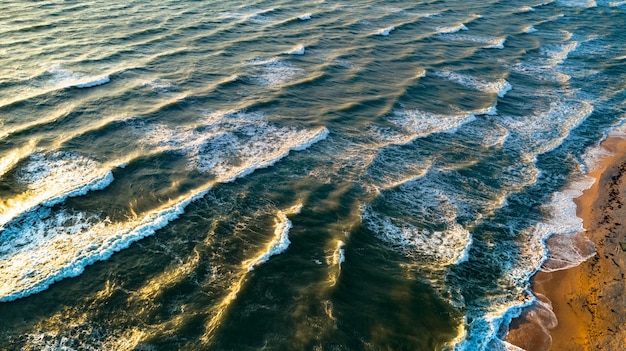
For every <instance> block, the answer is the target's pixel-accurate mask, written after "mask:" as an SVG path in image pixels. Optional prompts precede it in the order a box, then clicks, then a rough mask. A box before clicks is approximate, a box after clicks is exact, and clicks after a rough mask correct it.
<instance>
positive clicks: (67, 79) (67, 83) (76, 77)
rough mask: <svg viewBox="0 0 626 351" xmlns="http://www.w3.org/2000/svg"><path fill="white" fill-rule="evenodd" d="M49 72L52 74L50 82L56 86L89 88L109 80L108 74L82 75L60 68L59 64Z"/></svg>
mask: <svg viewBox="0 0 626 351" xmlns="http://www.w3.org/2000/svg"><path fill="white" fill-rule="evenodd" d="M51 73H52V74H53V78H52V79H51V80H50V84H51V85H53V86H54V87H56V88H91V87H96V86H99V85H103V84H106V83H109V82H110V81H111V77H110V76H109V75H108V74H104V75H95V76H90V75H82V74H80V73H76V72H72V71H69V70H66V69H64V68H61V66H56V67H54V68H53V69H52V70H51Z"/></svg>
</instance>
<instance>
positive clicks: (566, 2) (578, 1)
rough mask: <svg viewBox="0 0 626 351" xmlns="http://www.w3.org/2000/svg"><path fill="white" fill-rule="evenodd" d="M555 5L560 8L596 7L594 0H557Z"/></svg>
mask: <svg viewBox="0 0 626 351" xmlns="http://www.w3.org/2000/svg"><path fill="white" fill-rule="evenodd" d="M557 3H558V4H559V5H561V6H566V7H577V8H584V9H588V8H592V7H597V6H598V4H597V3H596V2H595V0H557Z"/></svg>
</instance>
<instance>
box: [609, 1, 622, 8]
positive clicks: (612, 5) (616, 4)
mask: <svg viewBox="0 0 626 351" xmlns="http://www.w3.org/2000/svg"><path fill="white" fill-rule="evenodd" d="M622 5H626V1H611V2H609V6H610V7H619V6H622Z"/></svg>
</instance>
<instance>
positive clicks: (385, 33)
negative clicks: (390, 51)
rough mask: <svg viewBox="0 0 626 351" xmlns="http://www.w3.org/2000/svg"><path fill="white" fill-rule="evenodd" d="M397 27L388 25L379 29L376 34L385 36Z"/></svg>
mask: <svg viewBox="0 0 626 351" xmlns="http://www.w3.org/2000/svg"><path fill="white" fill-rule="evenodd" d="M395 29H396V28H395V27H387V28H383V29H381V30H379V31H378V32H377V33H376V35H380V36H383V37H386V36H388V35H389V34H390V33H391V32H392V31H394V30H395Z"/></svg>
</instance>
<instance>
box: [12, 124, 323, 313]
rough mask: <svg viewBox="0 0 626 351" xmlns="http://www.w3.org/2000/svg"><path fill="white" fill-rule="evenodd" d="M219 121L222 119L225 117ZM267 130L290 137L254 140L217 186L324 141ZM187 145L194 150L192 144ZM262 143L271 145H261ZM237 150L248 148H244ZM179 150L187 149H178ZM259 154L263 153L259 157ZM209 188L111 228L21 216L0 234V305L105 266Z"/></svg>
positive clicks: (96, 221) (96, 220) (89, 219)
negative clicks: (104, 262)
mask: <svg viewBox="0 0 626 351" xmlns="http://www.w3.org/2000/svg"><path fill="white" fill-rule="evenodd" d="M221 116H222V118H224V117H227V116H228V114H227V115H226V116H225V115H224V114H221ZM215 118H216V117H215ZM215 118H214V119H215ZM235 118H236V117H235ZM257 122H258V121H257ZM251 130H256V131H258V129H251ZM271 130H272V131H289V133H286V134H279V135H278V136H276V137H274V138H271V137H270V138H268V137H267V136H263V137H261V138H258V139H254V136H253V137H252V138H253V140H254V142H253V143H252V144H256V147H249V148H248V149H247V150H246V151H244V152H243V153H240V154H239V155H241V156H246V155H251V157H253V159H252V160H243V162H239V163H232V162H231V163H230V166H228V167H226V166H225V165H226V163H227V161H226V160H222V161H220V162H221V163H223V164H224V166H223V167H224V168H225V170H226V171H227V172H226V173H224V174H219V177H218V181H221V182H229V181H233V180H235V179H237V178H240V177H243V176H245V175H247V174H250V173H252V172H253V171H254V170H256V169H259V168H264V167H269V166H271V165H273V164H274V163H276V162H277V161H278V160H280V159H282V158H284V157H285V156H286V155H287V154H289V152H290V151H296V150H304V149H306V148H307V147H309V146H311V145H312V144H314V143H315V142H317V141H320V140H322V139H324V138H325V137H326V136H327V135H328V130H327V129H326V128H322V129H318V130H314V131H309V130H299V131H298V130H291V129H287V128H274V129H271ZM282 136H288V137H289V138H281V137H282ZM189 142H190V143H191V145H196V143H195V140H193V139H191V141H189ZM263 142H266V143H274V144H271V145H265V144H263ZM172 144H173V145H174V146H185V145H187V144H186V143H172ZM261 144H263V145H264V146H263V145H261ZM242 146H243V147H244V148H245V147H247V146H246V145H245V144H244V145H242ZM192 149H193V148H192ZM183 150H187V149H184V147H183ZM264 151H268V153H266V154H262V152H264ZM223 155H225V156H226V154H223ZM232 160H233V159H231V161H232ZM218 163H219V162H218ZM66 168H67V167H66ZM31 183H32V182H31ZM214 184H215V183H214V182H210V183H206V184H204V185H202V186H200V187H198V188H196V189H194V190H192V191H190V192H189V193H187V194H185V195H182V196H180V197H179V198H176V199H173V200H170V201H169V202H168V203H166V204H164V205H162V206H161V207H159V208H157V209H155V210H152V211H150V212H147V213H145V214H140V215H139V216H137V217H135V218H132V219H129V220H128V221H127V222H112V221H110V220H109V219H106V218H100V216H99V215H95V214H87V213H82V212H67V211H63V210H58V211H54V212H53V211H52V209H50V208H47V207H40V208H39V209H38V210H37V211H34V212H32V213H30V214H29V215H26V216H23V217H22V218H21V219H20V221H19V222H18V223H14V222H11V223H10V224H9V225H7V226H6V227H5V228H4V230H3V231H2V232H0V258H1V259H0V281H3V282H4V283H3V284H2V286H0V301H12V300H15V299H18V298H21V297H25V296H28V295H31V294H34V293H37V292H40V291H42V290H45V289H47V288H48V286H50V285H51V284H53V283H54V282H56V281H58V280H61V279H64V278H67V277H75V276H78V275H80V274H81V273H82V272H83V270H84V269H85V267H86V266H88V265H90V264H93V263H94V262H97V261H102V260H107V259H108V258H109V257H111V255H113V253H115V252H117V251H120V250H123V249H125V248H127V247H128V246H130V244H132V243H133V242H135V241H137V240H140V239H142V238H144V237H146V236H149V235H152V234H153V233H154V232H155V231H156V230H158V229H160V228H163V227H165V226H166V225H167V224H168V223H169V222H171V221H172V220H174V219H175V218H177V217H178V216H179V215H180V214H182V213H183V212H184V209H185V207H186V206H187V205H189V203H191V202H193V201H194V200H196V199H198V198H201V197H203V196H204V195H206V193H207V192H208V191H209V190H210V189H211V187H212V186H213V185H214ZM77 192H78V191H76V192H75V193H77ZM288 227H289V225H288V224H287V222H284V225H283V226H282V227H281V228H282V229H281V231H282V230H288ZM277 230H278V229H277ZM281 247H282V246H281Z"/></svg>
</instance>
